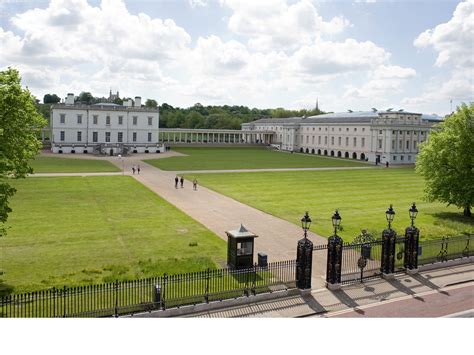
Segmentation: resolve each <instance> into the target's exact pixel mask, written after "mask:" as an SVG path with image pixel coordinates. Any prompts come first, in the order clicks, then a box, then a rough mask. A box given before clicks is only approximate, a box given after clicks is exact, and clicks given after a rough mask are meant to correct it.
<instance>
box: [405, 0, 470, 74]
mask: <svg viewBox="0 0 474 355" xmlns="http://www.w3.org/2000/svg"><path fill="white" fill-rule="evenodd" d="M413 44H414V45H415V47H418V48H426V47H430V46H432V47H433V48H434V50H435V51H436V52H438V58H437V59H436V63H435V64H436V66H438V67H441V66H444V65H446V64H452V65H454V66H455V67H458V68H465V67H472V66H473V64H474V56H473V53H474V50H473V49H474V0H468V1H465V2H461V3H460V4H458V6H457V7H456V10H455V11H454V14H453V17H452V18H451V20H449V21H448V22H447V23H442V24H440V25H438V26H436V27H435V28H434V29H428V30H426V31H424V32H423V33H421V34H420V35H419V36H418V37H417V38H416V39H415V41H414V42H413Z"/></svg>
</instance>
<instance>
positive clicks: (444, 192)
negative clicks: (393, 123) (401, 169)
mask: <svg viewBox="0 0 474 355" xmlns="http://www.w3.org/2000/svg"><path fill="white" fill-rule="evenodd" d="M416 171H417V172H418V173H420V174H421V175H423V177H424V178H425V180H426V188H425V195H426V197H427V199H428V200H429V201H433V200H439V201H442V202H445V203H447V204H448V205H451V204H452V205H455V206H458V207H459V208H462V209H463V210H464V215H465V216H471V207H472V204H473V201H474V103H471V104H470V105H469V106H468V105H466V104H462V105H461V106H460V107H458V108H457V111H456V112H455V113H453V114H452V115H451V116H449V117H447V118H446V119H445V121H444V122H443V123H441V124H439V126H438V127H437V128H436V129H434V130H433V131H431V133H430V137H429V140H428V141H426V142H424V143H422V144H420V153H419V155H418V158H417V160H416Z"/></svg>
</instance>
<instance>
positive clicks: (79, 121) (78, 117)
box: [77, 115, 82, 124]
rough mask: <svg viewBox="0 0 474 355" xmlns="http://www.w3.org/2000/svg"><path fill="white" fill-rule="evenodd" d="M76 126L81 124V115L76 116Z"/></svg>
mask: <svg viewBox="0 0 474 355" xmlns="http://www.w3.org/2000/svg"><path fill="white" fill-rule="evenodd" d="M77 124H82V115H77Z"/></svg>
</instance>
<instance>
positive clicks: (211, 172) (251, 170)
mask: <svg viewBox="0 0 474 355" xmlns="http://www.w3.org/2000/svg"><path fill="white" fill-rule="evenodd" d="M361 169H376V167H374V166H358V167H355V166H352V167H350V166H347V167H328V168H268V169H234V170H180V171H174V173H177V174H221V173H261V172H278V171H319V170H361Z"/></svg>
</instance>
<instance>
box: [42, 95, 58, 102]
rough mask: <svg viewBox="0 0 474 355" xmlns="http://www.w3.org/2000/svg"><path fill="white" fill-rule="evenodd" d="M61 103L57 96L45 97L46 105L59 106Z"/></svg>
mask: <svg viewBox="0 0 474 355" xmlns="http://www.w3.org/2000/svg"><path fill="white" fill-rule="evenodd" d="M59 101H61V99H60V97H59V96H58V95H56V94H46V95H44V97H43V103H44V104H57V103H58V102H59Z"/></svg>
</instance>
